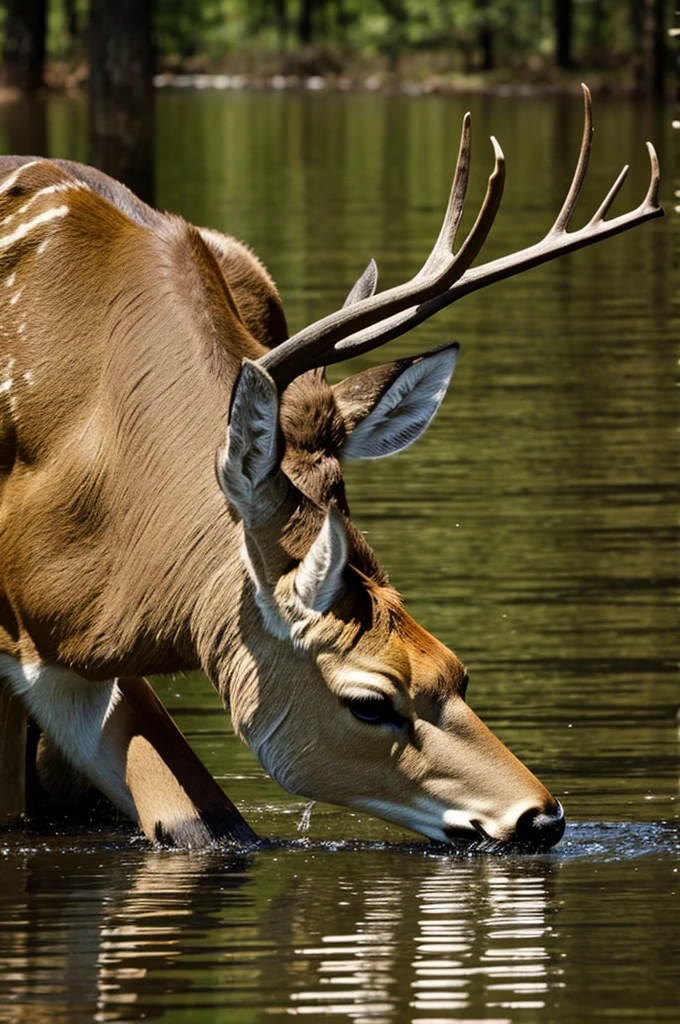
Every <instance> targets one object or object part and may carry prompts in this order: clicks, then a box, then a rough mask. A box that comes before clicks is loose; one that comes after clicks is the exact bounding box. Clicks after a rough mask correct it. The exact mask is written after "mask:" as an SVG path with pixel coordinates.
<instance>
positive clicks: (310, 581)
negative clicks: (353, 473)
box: [295, 505, 347, 612]
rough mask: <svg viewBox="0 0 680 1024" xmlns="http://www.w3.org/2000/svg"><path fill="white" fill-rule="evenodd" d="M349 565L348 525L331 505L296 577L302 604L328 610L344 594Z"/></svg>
mask: <svg viewBox="0 0 680 1024" xmlns="http://www.w3.org/2000/svg"><path fill="white" fill-rule="evenodd" d="M346 565H347V533H346V530H345V524H344V521H343V518H342V514H341V513H340V512H339V511H338V510H337V508H336V507H335V506H334V505H332V506H331V507H330V509H329V510H328V515H327V516H326V518H325V520H324V523H323V526H322V527H321V529H320V531H319V533H318V535H317V537H316V539H315V540H314V543H313V544H312V546H311V548H310V549H309V551H308V552H307V554H306V555H305V557H304V559H303V560H302V562H301V563H300V568H299V569H298V572H297V576H296V578H295V590H296V591H297V593H298V596H299V597H300V599H301V601H302V602H303V604H304V605H305V606H306V607H307V608H309V609H311V610H312V611H315V612H327V611H328V610H329V609H330V608H331V607H332V605H334V604H335V602H336V601H337V600H338V598H339V597H340V596H341V595H342V593H343V590H344V572H345V566H346Z"/></svg>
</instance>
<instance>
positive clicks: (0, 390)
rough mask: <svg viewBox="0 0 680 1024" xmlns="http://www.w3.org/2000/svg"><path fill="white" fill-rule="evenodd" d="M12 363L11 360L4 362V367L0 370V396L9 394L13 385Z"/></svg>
mask: <svg viewBox="0 0 680 1024" xmlns="http://www.w3.org/2000/svg"><path fill="white" fill-rule="evenodd" d="M14 363H15V360H14V359H13V358H9V359H6V360H5V365H4V366H3V367H2V369H1V370H0V395H3V394H9V392H10V391H11V390H12V387H13V385H14Z"/></svg>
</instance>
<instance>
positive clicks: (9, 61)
mask: <svg viewBox="0 0 680 1024" xmlns="http://www.w3.org/2000/svg"><path fill="white" fill-rule="evenodd" d="M5 9H6V12H7V14H6V18H5V38H4V44H3V48H2V82H3V85H5V86H7V87H8V88H11V89H19V90H20V91H21V92H23V93H34V92H36V91H37V90H38V89H39V88H40V86H41V85H42V84H43V68H44V64H45V37H46V33H47V0H5Z"/></svg>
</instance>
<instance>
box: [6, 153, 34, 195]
mask: <svg viewBox="0 0 680 1024" xmlns="http://www.w3.org/2000/svg"><path fill="white" fill-rule="evenodd" d="M37 163H39V161H38V160H30V161H29V162H28V163H27V164H23V165H22V166H21V167H17V169H16V171H13V172H12V174H10V176H9V178H5V180H4V181H3V182H2V184H1V185H0V195H2V193H3V192H8V191H9V189H11V187H12V185H13V184H14V183H15V181H16V180H17V178H18V177H19V175H20V174H21V172H22V171H26V170H28V168H29V167H35V165H36V164H37Z"/></svg>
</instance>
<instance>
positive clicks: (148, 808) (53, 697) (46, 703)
mask: <svg viewBox="0 0 680 1024" xmlns="http://www.w3.org/2000/svg"><path fill="white" fill-rule="evenodd" d="M0 670H1V671H2V672H3V674H4V676H5V678H6V679H9V680H10V687H11V690H12V692H13V694H14V695H15V696H19V697H21V700H22V702H23V704H24V706H25V708H26V709H27V710H28V712H29V713H30V714H31V715H32V716H33V717H34V718H35V720H36V721H37V722H38V724H39V725H40V727H41V729H42V730H43V731H44V732H45V734H46V735H47V737H48V738H49V740H50V741H51V742H52V743H53V744H54V745H55V746H56V747H57V748H58V749H59V750H60V751H61V753H62V754H63V755H64V756H65V757H66V758H67V760H68V761H69V762H70V763H71V764H72V765H73V766H74V767H75V768H76V769H77V770H78V771H79V772H81V773H82V774H83V775H84V776H85V777H86V778H87V779H88V780H89V781H90V782H91V783H92V784H93V785H94V786H96V788H97V789H99V790H100V791H101V792H102V793H104V795H105V796H107V797H108V798H109V800H111V802H112V803H113V804H114V805H115V806H116V807H118V808H120V810H122V811H123V812H124V813H125V814H127V815H128V816H129V817H130V818H132V819H133V821H137V822H138V823H139V825H140V826H141V828H142V830H143V831H144V834H145V835H146V836H147V838H149V839H152V840H158V841H161V842H164V843H173V844H177V845H180V846H187V847H195V846H205V845H207V844H208V843H209V842H210V841H211V840H212V839H222V838H227V839H235V840H238V841H239V842H253V841H254V840H256V838H257V837H256V835H255V833H254V832H253V831H252V829H251V828H250V827H249V826H248V824H247V823H246V822H245V821H244V819H243V818H242V817H241V815H240V814H239V812H238V810H237V809H236V807H234V805H233V804H232V802H231V800H229V798H228V797H227V796H226V795H225V794H224V793H223V792H222V790H221V789H220V787H219V786H218V785H217V783H216V782H215V780H214V779H213V778H212V776H211V775H210V773H209V772H208V771H207V769H206V768H205V767H204V766H203V765H202V764H201V762H200V761H199V759H198V758H197V757H196V755H195V754H194V752H193V751H192V749H191V747H190V746H189V744H188V743H187V741H186V740H185V738H184V736H183V735H182V733H181V732H180V730H179V729H178V728H177V726H176V725H175V723H174V722H173V720H172V718H171V717H170V715H169V714H168V713H167V711H166V710H165V708H164V707H163V705H162V704H161V702H160V700H159V699H158V698H157V697H156V695H155V693H154V691H153V690H152V688H151V686H150V685H149V684H148V683H147V681H146V680H145V679H143V678H141V677H131V678H126V679H114V680H111V681H108V682H101V683H92V682H88V681H87V680H85V679H82V678H81V677H80V676H78V675H76V674H75V673H74V672H71V671H69V670H67V669H61V668H54V667H52V666H48V665H21V664H19V662H17V661H14V660H13V659H10V658H7V657H6V656H0Z"/></svg>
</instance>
